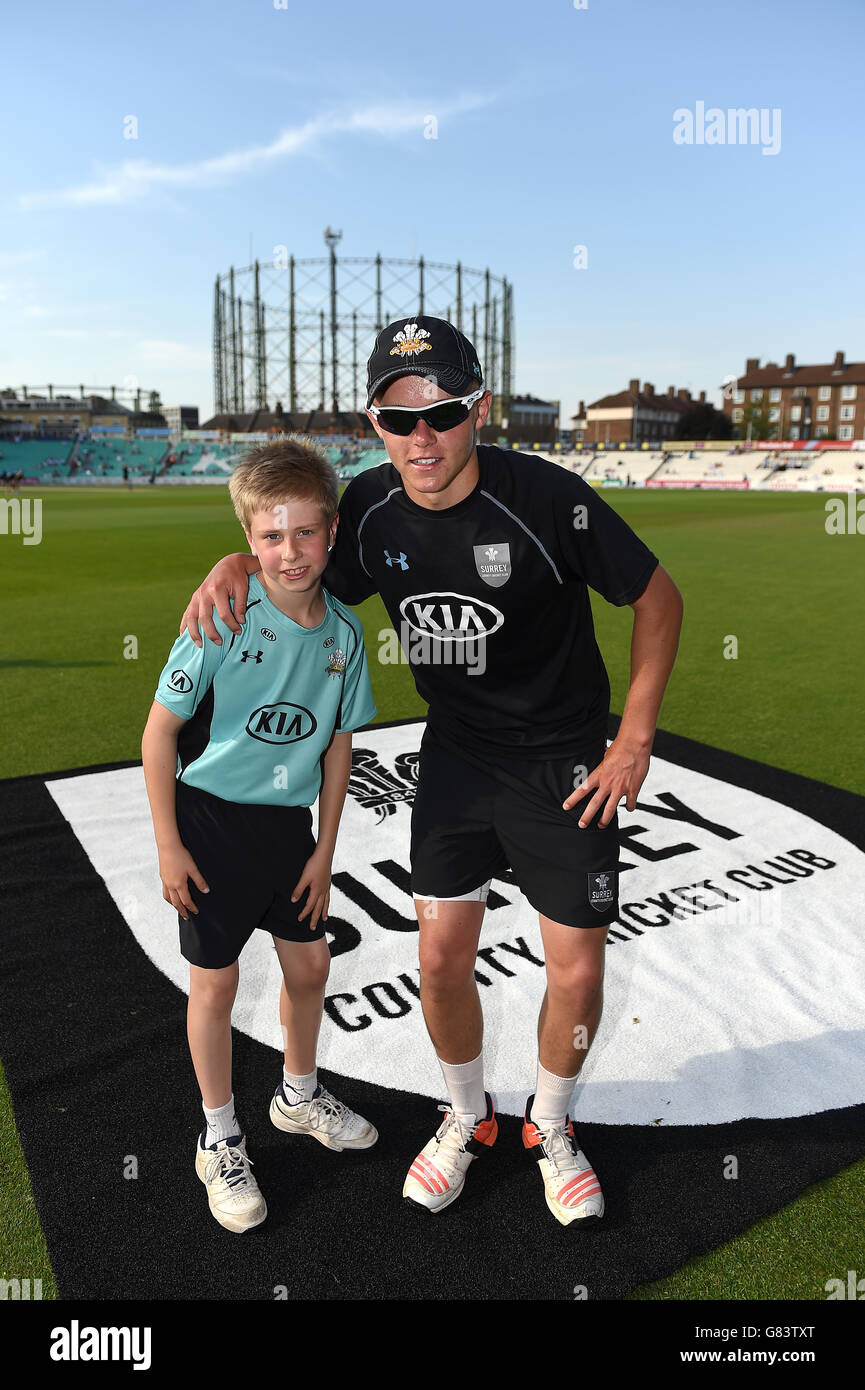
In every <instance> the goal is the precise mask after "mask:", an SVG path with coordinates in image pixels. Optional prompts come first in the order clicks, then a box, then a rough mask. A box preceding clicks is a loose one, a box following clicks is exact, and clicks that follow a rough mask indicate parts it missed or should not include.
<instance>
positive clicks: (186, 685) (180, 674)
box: [168, 671, 192, 695]
mask: <svg viewBox="0 0 865 1390" xmlns="http://www.w3.org/2000/svg"><path fill="white" fill-rule="evenodd" d="M168 684H169V686H170V687H171V689H172V690H176V691H177V693H178V695H186V694H187V692H188V691H190V690H191V689H192V681H191V680H190V679H189V676H187V674H186V672H185V671H172V672H171V676H170V678H169V681H168Z"/></svg>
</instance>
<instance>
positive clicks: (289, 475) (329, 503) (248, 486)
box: [228, 434, 339, 531]
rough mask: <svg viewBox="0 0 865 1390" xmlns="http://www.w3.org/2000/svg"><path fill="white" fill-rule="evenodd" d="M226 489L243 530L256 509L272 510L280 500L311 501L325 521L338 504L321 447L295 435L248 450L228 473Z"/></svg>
mask: <svg viewBox="0 0 865 1390" xmlns="http://www.w3.org/2000/svg"><path fill="white" fill-rule="evenodd" d="M228 491H229V492H230V494H231V500H232V502H233V503H234V510H235V512H236V513H237V519H238V521H239V522H240V524H241V526H242V527H243V529H244V531H248V530H249V527H250V522H251V521H252V518H253V516H254V515H255V513H256V512H265V511H273V510H274V509H275V508H276V507H278V506H279V505H280V503H282V502H288V501H293V502H314V503H316V504H317V505H318V506H319V507H321V510H322V512H323V513H324V519H325V521H326V522H328V523H330V522H331V521H333V518H334V517H335V516H336V513H337V508H338V506H339V485H338V483H337V478H336V474H335V473H334V471H333V468H332V467H331V465H330V464H329V463H328V461H327V456H326V454H325V453H324V450H323V449H321V448H319V447H318V445H316V444H314V443H313V442H312V440H311V439H306V438H304V437H303V436H302V435H297V434H287V435H280V436H277V437H276V438H275V439H272V440H269V441H268V442H267V443H266V444H260V445H259V446H258V447H257V448H255V449H251V450H250V451H249V453H248V454H245V455H244V457H243V458H242V459H241V460H240V463H239V464H238V465H237V467H236V468H235V470H234V472H233V473H232V475H231V478H230V479H229V483H228Z"/></svg>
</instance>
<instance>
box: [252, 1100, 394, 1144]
mask: <svg viewBox="0 0 865 1390" xmlns="http://www.w3.org/2000/svg"><path fill="white" fill-rule="evenodd" d="M270 1118H271V1120H272V1121H273V1123H274V1124H275V1125H276V1128H277V1129H281V1130H282V1131H283V1132H284V1133H285V1134H309V1135H311V1136H312V1138H313V1139H317V1140H318V1142H319V1143H320V1144H324V1145H326V1146H327V1148H329V1149H335V1150H336V1152H337V1153H342V1151H343V1149H370V1148H372V1146H373V1144H374V1143H375V1142H376V1140H377V1139H378V1130H377V1129H376V1128H375V1126H374V1125H371V1124H370V1122H369V1120H365V1119H364V1118H363V1116H362V1115H356V1114H355V1113H354V1111H353V1110H349V1108H348V1106H347V1105H343V1104H342V1102H341V1101H338V1100H336V1099H335V1098H334V1097H333V1096H332V1095H331V1094H330V1091H328V1090H327V1089H326V1088H325V1087H324V1086H319V1087H318V1090H317V1091H316V1093H315V1095H314V1096H313V1098H312V1100H307V1101H301V1102H300V1104H299V1105H289V1103H288V1101H287V1100H286V1098H285V1092H284V1091H283V1089H282V1086H281V1085H280V1086H278V1087H277V1089H276V1095H275V1096H274V1097H273V1100H272V1101H271V1102H270Z"/></svg>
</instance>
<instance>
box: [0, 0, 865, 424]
mask: <svg viewBox="0 0 865 1390" xmlns="http://www.w3.org/2000/svg"><path fill="white" fill-rule="evenodd" d="M277 2H278V3H281V2H282V0H277ZM581 3H582V0H581ZM863 40H865V7H863V6H862V4H861V0H821V3H820V4H819V5H816V4H806V3H803V0H785V2H784V3H781V0H763V3H760V4H759V5H754V4H753V3H751V0H728V3H726V4H724V5H723V6H716V5H708V4H705V3H696V4H695V3H694V0H659V3H656V4H652V3H647V0H587V4H586V7H585V8H582V9H576V8H575V7H574V0H540V3H537V4H535V5H527V4H517V3H514V0H501V2H499V3H495V4H493V3H490V0H479V3H477V4H475V5H474V6H466V5H464V4H462V3H459V2H458V0H457V2H456V3H455V2H454V0H439V3H437V4H436V5H435V6H421V5H411V4H405V5H399V4H396V3H392V0H372V3H368V4H366V5H357V4H348V3H345V0H337V3H327V0H325V2H324V3H301V0H285V8H281V9H278V8H276V7H275V4H274V0H208V3H207V4H204V3H200V2H199V0H176V3H173V4H168V3H165V0H153V3H151V4H149V5H147V6H130V5H117V4H114V3H111V4H109V3H94V0H82V3H80V4H78V5H75V6H71V5H68V4H58V3H55V0H47V3H40V4H39V5H38V6H36V7H33V6H15V7H14V9H13V10H12V11H10V12H7V14H6V16H5V17H4V21H3V65H2V71H3V81H2V89H0V111H2V116H3V127H4V131H5V139H4V142H3V148H4V169H3V174H4V177H3V180H2V189H0V209H2V213H0V324H2V331H0V386H6V385H7V384H9V385H14V386H19V385H20V384H22V383H24V382H27V383H28V384H31V383H32V384H38V383H43V382H46V381H53V382H76V383H77V382H79V381H81V382H86V383H88V384H90V383H107V382H116V383H117V384H118V385H119V384H122V383H123V381H124V380H125V379H126V378H130V377H133V378H137V379H138V381H140V383H141V385H142V386H144V387H146V388H150V387H155V388H157V389H158V390H159V391H160V392H161V394H162V399H163V401H164V402H165V403H166V404H181V403H182V404H196V405H198V406H199V407H200V409H201V413H202V418H205V417H206V416H207V415H208V414H209V413H210V410H211V402H212V385H211V382H212V375H211V365H210V336H211V305H212V291H213V281H214V277H215V275H216V273H217V272H218V271H224V270H227V269H228V267H229V265H231V264H234V265H237V266H240V265H244V264H246V263H247V262H248V260H249V249H250V239H251V244H252V248H253V253H254V255H256V256H258V257H259V258H261V259H262V260H268V259H271V257H272V253H273V247H274V246H275V245H280V244H282V245H286V246H288V248H289V249H290V250H291V251H293V252H294V254H295V255H297V256H318V255H322V254H324V245H323V242H322V232H323V229H324V228H325V226H327V225H328V224H330V225H332V226H335V227H338V228H341V229H342V231H343V240H342V243H341V246H340V248H339V250H340V254H342V255H345V256H350V255H355V256H367V255H374V254H375V252H376V251H380V252H381V254H382V255H383V256H386V257H409V256H412V255H418V254H421V253H423V255H424V256H425V257H426V258H427V259H428V260H436V261H445V262H452V261H456V260H457V259H461V260H462V261H463V262H464V263H466V264H468V265H472V266H481V267H482V266H489V268H490V269H491V270H492V271H493V272H494V273H496V274H500V275H502V274H504V275H507V277H508V278H509V280H510V281H511V282H512V284H513V286H514V309H515V320H516V334H515V340H516V371H515V388H516V390H517V391H518V392H521V393H523V392H532V393H534V394H536V395H540V396H545V397H550V398H558V399H561V401H562V405H563V423H566V422H567V417H568V416H569V414H570V413H572V412H573V411H574V410H575V409H576V406H577V403H578V401H579V400H580V399H583V400H586V401H591V400H593V399H595V398H596V397H598V396H600V395H602V394H605V393H606V392H609V391H615V390H620V389H623V388H624V387H626V386H627V382H628V380H629V379H630V378H631V377H634V376H638V377H640V378H641V379H642V380H646V379H648V380H650V381H651V382H653V383H654V385H655V387H656V389H658V390H661V391H663V390H664V389H666V387H667V386H668V385H670V384H675V385H676V386H677V387H679V386H687V387H690V388H691V390H692V391H694V392H697V391H699V390H701V389H705V390H707V392H709V394H710V398H712V399H715V400H719V399H720V394H719V391H718V387H719V385H720V383H721V382H722V381H723V379H724V378H725V377H727V376H731V375H735V374H736V373H737V372H740V371H741V370H742V369H743V367H744V361H745V358H746V357H748V356H759V357H760V358H761V359H762V360H764V361H765V360H766V359H772V360H775V361H778V360H783V357H784V355H785V353H787V352H794V353H795V354H796V357H797V359H798V360H799V361H801V362H807V361H812V362H815V361H826V360H828V359H830V358H831V357H832V356H833V355H834V353H835V352H836V351H837V350H839V349H843V350H844V351H845V353H846V355H847V357H848V360H862V359H865V310H863V269H862V264H863V235H862V229H863V226H865V217H863V187H865V181H863V177H862V163H863V156H862V151H863V120H862V116H861V111H860V102H859V101H858V100H857V97H858V91H859V88H860V87H861V74H860V73H859V70H858V69H859V67H860V66H861V63H860V59H861V53H862V51H863ZM698 102H703V103H704V106H705V107H706V108H712V107H716V108H720V109H721V110H722V111H724V112H726V111H727V110H728V109H730V108H737V107H746V108H751V107H754V108H757V109H758V110H764V109H765V111H766V112H767V113H771V112H773V111H776V110H777V111H780V127H779V126H778V125H777V118H771V119H774V120H775V121H776V124H775V125H774V126H773V127H772V130H773V133H774V136H773V138H774V139H775V142H776V143H777V133H778V131H779V130H780V148H779V149H778V151H777V153H775V154H764V153H763V150H762V146H761V144H760V143H757V144H742V143H739V144H729V143H725V144H707V143H704V144H697V143H693V144H677V143H676V142H675V141H674V139H673V132H674V125H675V122H674V112H675V111H677V110H689V111H691V112H695V111H696V109H697V103H698ZM430 114H433V115H435V116H436V118H437V121H438V135H437V138H436V139H434V140H433V139H424V134H423V132H424V118H425V117H426V116H428V115H430ZM129 115H134V116H135V117H136V118H137V121H138V138H137V140H134V141H133V140H126V139H124V138H123V131H124V118H125V117H127V116H129ZM767 119H770V117H769V116H768V114H767ZM767 130H768V127H767ZM765 143H766V144H768V143H769V140H768V138H767V139H766V141H765ZM576 245H583V246H585V247H586V248H587V261H588V264H587V268H585V269H581V270H577V269H575V268H574V266H573V259H574V254H573V251H574V247H575V246H576ZM370 346H371V344H370ZM364 355H365V353H364ZM271 404H272V403H271Z"/></svg>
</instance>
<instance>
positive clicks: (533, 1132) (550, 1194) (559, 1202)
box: [523, 1096, 604, 1226]
mask: <svg viewBox="0 0 865 1390" xmlns="http://www.w3.org/2000/svg"><path fill="white" fill-rule="evenodd" d="M533 1100H534V1096H529V1099H528V1104H527V1105H526V1114H525V1118H524V1120H523V1145H524V1146H525V1148H526V1150H527V1152H528V1153H529V1155H530V1156H531V1157H532V1158H534V1159H536V1160H537V1162H538V1166H539V1167H540V1170H541V1176H542V1178H543V1180H544V1191H545V1194H546V1199H547V1206H548V1207H549V1209H550V1211H551V1212H552V1213H553V1216H554V1217H555V1218H556V1220H557V1221H561V1223H562V1225H563V1226H569V1225H570V1224H571V1222H572V1221H577V1222H579V1224H580V1225H581V1226H592V1225H594V1224H595V1222H596V1221H600V1219H601V1217H602V1216H603V1214H604V1195H603V1193H602V1192H601V1184H600V1183H599V1182H598V1179H597V1177H596V1176H595V1172H594V1169H593V1168H592V1167H591V1165H590V1164H589V1161H588V1159H587V1158H586V1155H585V1154H584V1153H583V1151H582V1149H581V1148H579V1147H578V1145H577V1139H576V1136H575V1134H574V1126H573V1124H572V1123H571V1119H570V1116H567V1115H566V1116H565V1118H564V1120H562V1121H560V1122H559V1123H558V1124H553V1125H544V1126H541V1125H538V1124H535V1122H534V1120H532V1119H530V1118H529V1117H530V1115H531V1113H532V1101H533Z"/></svg>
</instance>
